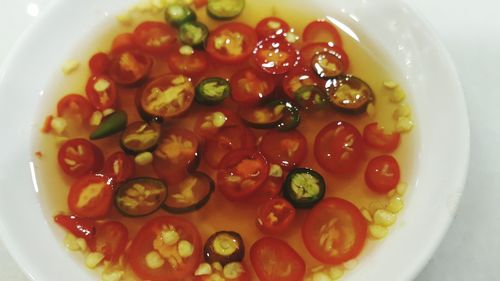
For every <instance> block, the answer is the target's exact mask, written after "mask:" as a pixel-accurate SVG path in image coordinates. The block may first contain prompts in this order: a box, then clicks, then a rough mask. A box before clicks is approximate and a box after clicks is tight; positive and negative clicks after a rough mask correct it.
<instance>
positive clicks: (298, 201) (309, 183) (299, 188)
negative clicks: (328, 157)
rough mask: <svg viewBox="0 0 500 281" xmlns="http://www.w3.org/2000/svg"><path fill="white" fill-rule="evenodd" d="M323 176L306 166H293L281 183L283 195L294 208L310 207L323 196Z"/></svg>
mask: <svg viewBox="0 0 500 281" xmlns="http://www.w3.org/2000/svg"><path fill="white" fill-rule="evenodd" d="M325 191H326V185H325V180H324V179H323V177H322V176H321V175H320V174H319V173H318V172H316V171H314V170H311V169H308V168H295V169H293V170H291V171H290V173H288V176H287V177H286V180H285V182H284V183H283V196H284V197H285V199H287V200H288V201H289V202H290V203H291V204H292V205H293V206H294V207H295V208H297V209H306V208H311V207H312V206H314V205H315V204H316V203H318V202H319V201H320V200H321V199H323V197H324V196H325Z"/></svg>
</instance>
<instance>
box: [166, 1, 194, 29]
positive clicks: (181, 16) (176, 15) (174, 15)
mask: <svg viewBox="0 0 500 281" xmlns="http://www.w3.org/2000/svg"><path fill="white" fill-rule="evenodd" d="M165 20H166V21H167V22H169V23H170V24H171V25H173V26H175V27H179V26H181V25H182V24H183V23H186V22H190V21H195V20H196V13H195V12H194V11H193V9H191V8H189V7H188V6H185V5H180V4H172V5H170V6H168V7H167V8H166V9H165Z"/></svg>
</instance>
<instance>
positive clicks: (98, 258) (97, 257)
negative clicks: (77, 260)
mask: <svg viewBox="0 0 500 281" xmlns="http://www.w3.org/2000/svg"><path fill="white" fill-rule="evenodd" d="M103 260H104V254H103V253H99V252H92V253H89V254H88V255H87V258H86V259H85V265H86V266H87V267H88V268H96V267H97V266H98V265H99V264H100V263H101V262H102V261H103Z"/></svg>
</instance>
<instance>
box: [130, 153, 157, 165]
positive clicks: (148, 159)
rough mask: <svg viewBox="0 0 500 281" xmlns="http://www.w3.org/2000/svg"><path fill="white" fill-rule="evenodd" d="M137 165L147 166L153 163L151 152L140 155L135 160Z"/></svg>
mask: <svg viewBox="0 0 500 281" xmlns="http://www.w3.org/2000/svg"><path fill="white" fill-rule="evenodd" d="M134 161H135V164H137V165H139V166H146V165H149V164H151V163H152V162H153V154H152V153H151V152H149V151H146V152H143V153H140V154H138V155H136V156H135V158H134Z"/></svg>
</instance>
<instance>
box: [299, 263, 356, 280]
mask: <svg viewBox="0 0 500 281" xmlns="http://www.w3.org/2000/svg"><path fill="white" fill-rule="evenodd" d="M354 262H355V263H357V261H355V260H354ZM345 270H349V269H347V268H346V267H345V265H344V266H343V267H342V266H335V267H330V268H325V266H323V265H320V266H316V267H314V268H312V269H311V273H312V274H311V276H309V277H307V278H305V279H304V281H335V280H339V279H340V278H342V276H344V271H345Z"/></svg>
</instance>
